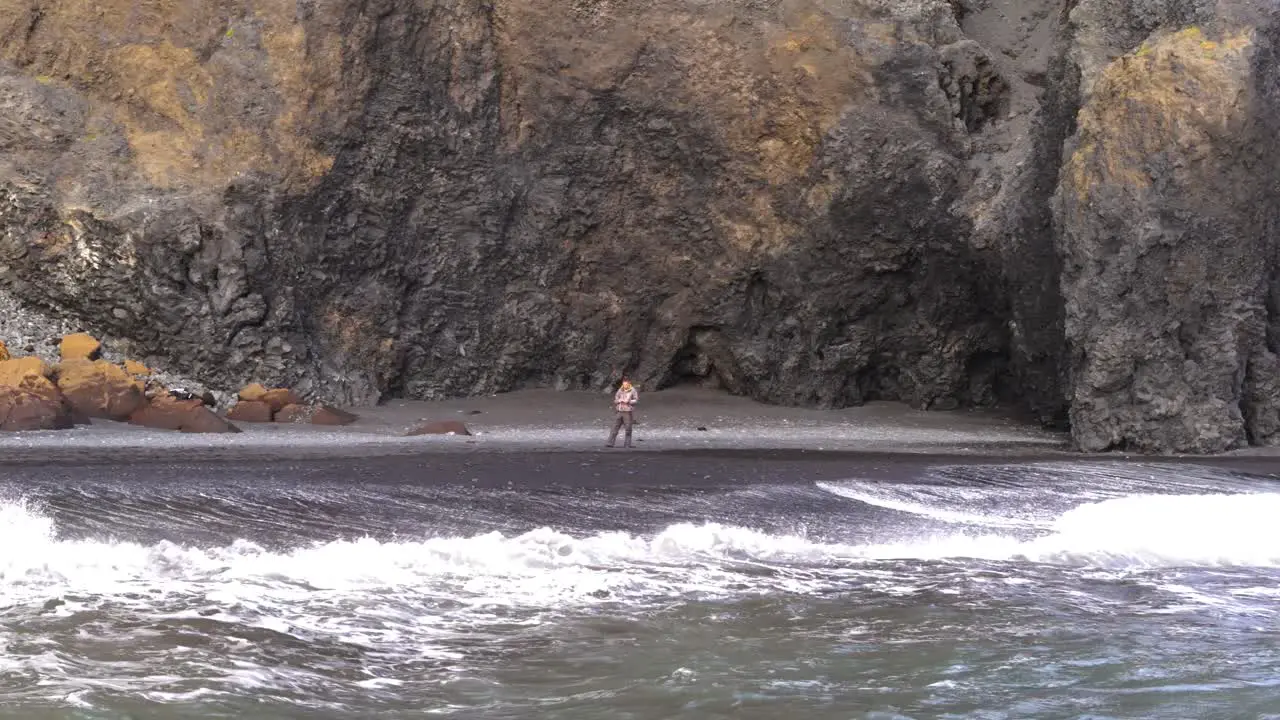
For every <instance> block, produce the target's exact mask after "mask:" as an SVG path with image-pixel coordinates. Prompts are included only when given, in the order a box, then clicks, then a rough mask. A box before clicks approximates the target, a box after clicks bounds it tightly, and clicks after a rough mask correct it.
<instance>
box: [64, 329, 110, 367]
mask: <svg viewBox="0 0 1280 720" xmlns="http://www.w3.org/2000/svg"><path fill="white" fill-rule="evenodd" d="M58 353H59V354H60V355H61V357H62V360H63V361H64V362H65V361H67V360H97V359H98V358H99V357H100V356H101V355H102V343H100V342H98V339H97V338H95V337H94V336H92V335H87V334H85V333H72V334H71V335H63V336H62V342H61V343H60V344H59V345H58Z"/></svg>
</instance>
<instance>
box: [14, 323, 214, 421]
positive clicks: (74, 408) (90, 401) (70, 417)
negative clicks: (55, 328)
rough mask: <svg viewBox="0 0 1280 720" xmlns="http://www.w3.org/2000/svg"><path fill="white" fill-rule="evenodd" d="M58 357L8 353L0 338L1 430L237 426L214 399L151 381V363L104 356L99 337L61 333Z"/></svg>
mask: <svg viewBox="0 0 1280 720" xmlns="http://www.w3.org/2000/svg"><path fill="white" fill-rule="evenodd" d="M58 352H59V358H60V361H59V362H58V363H57V364H56V365H50V364H49V363H47V362H46V361H45V360H44V359H43V358H40V357H38V356H35V355H28V356H25V357H18V358H14V357H10V354H9V351H8V349H7V348H5V346H4V345H3V343H0V430H62V429H67V428H71V427H73V426H75V425H87V424H89V423H90V421H91V420H93V419H95V418H97V419H105V420H116V421H120V422H128V423H130V424H133V425H141V426H145V427H151V428H159V429H164V430H179V431H182V432H220V433H226V432H239V429H238V428H236V427H235V426H234V425H232V424H231V423H229V422H227V421H226V420H225V419H223V418H221V417H219V416H218V415H216V414H215V413H214V412H213V411H212V410H211V409H210V406H211V405H212V404H213V402H212V398H211V397H208V398H194V397H190V396H187V395H184V394H182V393H175V392H171V391H170V390H168V389H167V388H164V387H163V386H161V385H159V384H158V383H151V382H148V378H149V376H150V375H151V370H150V369H149V368H147V367H146V366H145V365H143V364H141V363H138V362H135V361H132V360H126V361H124V362H122V363H119V364H117V363H111V362H108V361H106V360H103V359H102V357H101V355H102V343H100V342H98V340H97V339H95V338H93V337H92V336H90V335H85V334H83V333H76V334H72V335H66V336H64V337H63V338H62V341H61V343H60V344H59V347H58Z"/></svg>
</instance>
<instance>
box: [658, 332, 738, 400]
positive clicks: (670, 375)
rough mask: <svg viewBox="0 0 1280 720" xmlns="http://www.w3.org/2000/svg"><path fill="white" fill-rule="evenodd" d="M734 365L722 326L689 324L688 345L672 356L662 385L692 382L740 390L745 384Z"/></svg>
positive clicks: (664, 386)
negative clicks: (740, 381)
mask: <svg viewBox="0 0 1280 720" xmlns="http://www.w3.org/2000/svg"><path fill="white" fill-rule="evenodd" d="M734 365H735V363H734V362H733V359H732V357H731V356H730V355H729V352H728V349H727V348H726V347H725V342H724V337H723V335H722V334H721V331H720V329H719V328H717V327H713V326H706V325H695V326H693V327H690V328H689V332H688V336H687V338H686V340H685V343H684V345H683V346H682V347H681V348H680V349H679V350H677V351H676V354H675V356H674V357H673V358H672V359H671V363H670V365H669V366H668V368H667V372H666V375H665V376H664V377H663V378H662V380H661V382H659V384H658V388H659V389H664V388H671V387H678V386H691V385H692V386H697V387H704V388H713V389H716V390H728V391H729V392H734V393H739V392H741V391H742V388H741V386H740V384H739V382H738V379H737V377H736V372H735V371H734Z"/></svg>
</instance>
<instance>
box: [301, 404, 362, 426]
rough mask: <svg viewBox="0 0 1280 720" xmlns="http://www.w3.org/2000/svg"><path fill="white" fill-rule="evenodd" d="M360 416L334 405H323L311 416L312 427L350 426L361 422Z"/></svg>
mask: <svg viewBox="0 0 1280 720" xmlns="http://www.w3.org/2000/svg"><path fill="white" fill-rule="evenodd" d="M359 419H360V418H359V416H357V415H355V414H353V413H349V412H347V411H346V410H340V409H338V408H336V407H333V406H332V405H321V406H320V407H318V408H316V411H315V414H313V415H312V416H311V424H312V425H350V424H351V423H353V422H355V421H356V420H359Z"/></svg>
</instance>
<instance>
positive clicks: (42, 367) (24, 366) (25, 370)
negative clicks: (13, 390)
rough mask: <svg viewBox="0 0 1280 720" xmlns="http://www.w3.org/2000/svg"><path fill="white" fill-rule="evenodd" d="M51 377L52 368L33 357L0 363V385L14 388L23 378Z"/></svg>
mask: <svg viewBox="0 0 1280 720" xmlns="http://www.w3.org/2000/svg"><path fill="white" fill-rule="evenodd" d="M52 375H53V368H51V367H49V364H48V363H46V362H45V361H44V360H41V359H40V358H38V357H36V356H34V355H29V356H27V357H20V358H14V359H12V360H2V361H0V385H14V386H16V385H18V384H20V383H21V382H22V380H23V378H27V377H42V378H47V377H50V376H52Z"/></svg>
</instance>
